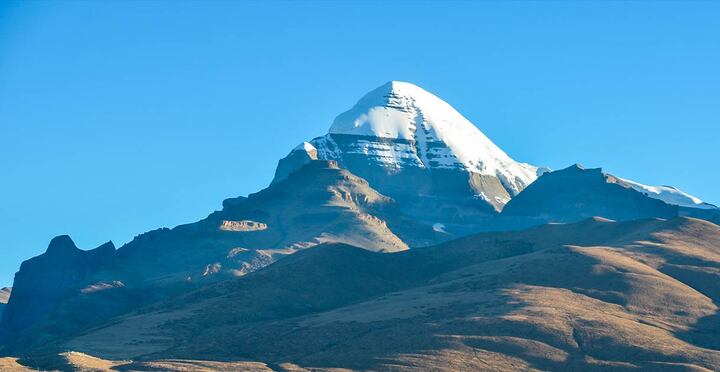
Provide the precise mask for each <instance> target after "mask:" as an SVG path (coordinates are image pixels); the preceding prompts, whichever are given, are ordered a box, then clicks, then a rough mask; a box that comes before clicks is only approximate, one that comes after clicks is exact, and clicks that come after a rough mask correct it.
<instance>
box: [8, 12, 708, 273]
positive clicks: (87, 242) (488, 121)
mask: <svg viewBox="0 0 720 372" xmlns="http://www.w3.org/2000/svg"><path fill="white" fill-rule="evenodd" d="M718 19H720V3H717V2H716V3H713V2H696V3H690V2H636V3H633V2H630V3H628V2H551V3H544V2H513V3H507V2H498V3H493V2H475V3H470V2H467V3H464V2H451V3H448V2H442V3H441V2H438V3H433V2H419V3H413V2H396V3H384V2H337V3H333V2H319V3H301V2H291V3H260V2H258V3H252V2H217V3H207V2H170V1H161V2H156V3H153V2H139V1H135V2H117V3H112V2H110V3H106V2H90V1H78V2H60V1H56V2H50V1H48V2H9V1H5V2H2V3H0V252H2V259H1V260H0V285H9V284H10V283H11V281H12V276H13V274H14V273H15V271H17V269H18V267H19V264H20V262H21V261H22V260H24V259H27V258H29V257H31V256H33V255H36V254H39V253H41V252H43V251H44V250H45V248H46V247H47V243H48V242H49V241H50V239H51V238H52V237H53V236H56V235H59V234H69V235H71V236H72V238H73V239H74V240H75V242H76V243H77V244H78V245H79V246H80V247H81V248H83V249H89V248H93V247H95V246H97V245H99V244H101V243H103V242H105V241H107V240H113V241H114V242H115V244H116V245H117V246H119V245H122V244H123V243H125V242H127V241H128V240H130V239H131V238H132V237H133V236H134V235H136V234H139V233H141V232H144V231H147V230H150V229H154V228H158V227H163V226H168V227H172V226H175V225H177V224H180V223H185V222H191V221H194V220H198V219H200V218H203V217H205V216H206V215H207V214H208V213H210V212H212V211H213V210H215V209H219V208H220V203H221V201H222V200H223V199H224V198H227V197H232V196H237V195H246V194H248V193H250V192H254V191H257V190H259V189H261V188H263V187H265V186H266V185H267V184H268V183H269V181H270V179H271V177H272V174H273V171H274V167H275V165H276V162H277V160H278V159H279V158H281V157H283V156H284V155H286V153H287V152H288V151H289V150H290V149H291V148H292V147H294V146H295V145H297V144H298V143H299V142H301V141H302V140H305V139H309V138H312V137H315V136H319V135H322V134H324V133H325V131H326V130H327V128H328V127H329V125H330V123H331V122H332V119H333V118H334V117H335V116H336V115H337V114H339V113H340V112H342V111H344V110H346V109H347V108H349V107H350V106H351V105H352V104H353V103H354V102H355V101H356V100H357V99H358V98H359V97H360V96H362V95H363V94H364V93H366V92H367V91H369V90H371V89H373V88H375V87H376V86H379V85H381V84H383V83H384V82H386V81H389V80H405V81H410V82H413V83H416V84H418V85H420V86H422V87H424V88H425V89H427V90H429V91H431V92H433V93H435V94H436V95H438V96H440V97H441V98H443V99H445V100H446V101H448V102H449V103H450V104H452V105H453V106H455V107H456V108H457V109H458V110H459V111H460V112H461V113H463V114H464V115H465V116H466V117H468V118H469V119H470V120H471V121H473V122H474V123H475V124H476V125H478V127H480V129H481V130H482V131H483V132H484V133H485V134H486V135H488V136H489V137H490V138H491V139H492V140H493V141H495V143H497V144H498V145H499V146H500V147H501V148H503V149H504V150H505V151H506V152H507V153H509V154H510V155H511V156H512V157H514V158H515V159H517V160H520V161H525V162H530V163H532V164H536V165H544V166H550V167H552V168H562V167H565V166H567V165H570V164H572V163H575V162H579V163H583V164H585V165H586V166H593V167H595V166H602V167H603V168H605V169H606V170H608V171H610V172H612V173H614V174H616V175H619V176H621V177H626V178H631V179H634V180H636V181H639V182H643V183H647V184H670V185H674V186H677V187H679V188H681V189H683V190H685V191H688V192H690V193H692V194H694V195H696V196H699V197H700V198H702V199H704V200H706V201H709V202H715V203H719V202H720V188H718V187H717V185H718V184H720V172H718V168H717V167H718V160H719V159H720V156H718V153H719V151H718V145H719V140H718V139H719V138H720V104H718V102H720V68H718V66H720V27H719V26H718V22H717V20H718Z"/></svg>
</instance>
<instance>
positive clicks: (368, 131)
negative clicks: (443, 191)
mask: <svg viewBox="0 0 720 372" xmlns="http://www.w3.org/2000/svg"><path fill="white" fill-rule="evenodd" d="M329 132H330V133H331V134H347V135H356V136H368V137H378V138H388V139H394V140H405V141H408V144H406V146H398V147H392V146H389V145H386V146H384V147H382V148H373V147H372V146H370V144H365V143H363V144H361V146H362V147H361V148H360V150H365V151H367V153H368V155H370V154H372V155H374V156H376V157H377V158H378V159H377V160H378V161H380V162H382V163H383V164H384V165H386V166H388V167H402V166H417V167H420V168H428V169H440V168H442V169H462V170H467V171H469V172H473V173H477V174H483V175H490V176H496V177H498V178H499V179H500V180H501V181H502V183H503V186H505V187H506V189H507V191H508V192H509V193H511V194H517V193H519V192H520V191H521V190H522V189H523V188H524V187H525V186H527V185H528V184H530V183H531V182H532V181H534V180H535V178H536V177H537V175H536V173H537V167H534V166H531V165H528V164H522V163H518V162H516V161H514V160H513V159H511V158H510V157H509V156H508V155H507V154H506V153H505V152H503V151H502V150H501V149H500V148H498V147H497V146H496V145H495V144H494V143H492V141H490V139H488V138H487V137H486V136H485V135H484V134H483V133H482V132H481V131H480V130H479V129H478V128H477V127H476V126H475V125H474V124H473V123H471V122H470V121H469V120H467V119H466V118H465V117H464V116H462V115H461V114H460V113H459V112H457V110H455V109H454V108H453V107H452V106H450V105H449V104H448V103H446V102H445V101H443V100H442V99H440V98H438V97H436V96H435V95H433V94H432V93H430V92H428V91H426V90H424V89H422V88H420V87H418V86H417V85H414V84H410V83H404V82H399V81H391V82H389V83H387V84H385V85H383V86H381V87H379V88H377V89H375V90H373V91H372V92H370V93H368V94H366V95H365V96H364V97H363V98H361V99H360V101H358V103H357V104H356V105H355V106H354V107H353V108H351V109H350V110H348V111H346V112H344V113H342V114H340V116H338V117H337V118H336V119H335V121H334V122H333V125H332V126H331V127H330V131H329Z"/></svg>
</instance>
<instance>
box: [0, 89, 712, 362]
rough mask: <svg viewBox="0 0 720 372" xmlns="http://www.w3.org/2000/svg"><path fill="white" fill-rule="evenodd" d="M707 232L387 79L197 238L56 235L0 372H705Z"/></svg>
mask: <svg viewBox="0 0 720 372" xmlns="http://www.w3.org/2000/svg"><path fill="white" fill-rule="evenodd" d="M713 222H714V223H713ZM718 223H720V209H718V208H717V207H715V206H714V205H712V204H709V203H704V202H702V201H701V200H700V199H698V198H696V197H694V196H692V195H690V194H687V193H685V192H682V191H680V190H678V189H675V188H672V187H669V186H646V185H642V184H640V183H637V182H634V181H629V180H626V179H622V178H619V177H616V176H614V175H612V174H608V173H606V172H603V171H602V169H599V168H598V169H585V168H583V167H582V166H579V165H574V166H571V167H569V168H566V169H561V170H557V171H550V170H548V169H545V168H538V167H535V166H531V165H528V164H524V163H519V162H516V161H514V160H512V159H511V158H510V157H509V156H508V155H507V154H505V153H504V152H503V151H502V150H500V149H499V148H498V147H497V146H495V145H494V144H493V143H492V142H491V141H490V140H489V139H488V138H487V137H486V136H485V135H483V134H482V132H480V130H478V129H477V128H476V127H475V126H474V125H473V124H472V123H470V122H469V121H468V120H467V119H465V118H464V117H462V115H461V114H459V113H458V112H457V111H456V110H454V109H453V108H452V107H451V106H450V105H448V104H447V103H445V102H443V101H442V100H441V99H439V98H438V97H436V96H434V95H432V94H430V93H428V92H427V91H425V90H423V89H421V88H419V87H417V86H415V85H412V84H409V83H402V82H390V83H387V84H385V85H383V86H381V87H379V88H377V89H375V90H374V91H372V92H370V93H368V94H367V95H365V96H364V97H363V98H361V99H360V101H358V103H357V104H356V105H355V106H354V107H352V108H351V109H350V110H348V111H346V112H345V113H343V114H341V115H339V116H338V117H337V118H336V119H335V121H334V122H333V124H332V125H331V127H330V129H329V131H328V133H327V134H326V135H325V136H322V137H318V138H315V139H313V140H310V141H307V142H303V143H301V144H300V145H298V146H297V147H296V148H294V149H293V150H292V151H291V152H290V154H289V155H288V156H287V157H285V158H283V159H281V160H280V161H279V162H278V165H277V168H276V171H275V177H274V179H273V181H272V183H271V184H270V185H269V186H268V187H267V188H265V189H263V190H260V191H258V192H256V193H253V194H250V195H248V196H238V197H234V198H229V199H226V200H224V201H223V202H222V209H221V210H218V211H215V212H212V213H210V214H209V215H208V216H207V217H206V218H204V219H202V220H200V221H197V222H193V223H189V224H185V225H180V226H177V227H174V228H172V229H170V228H161V229H157V230H154V231H149V232H146V233H143V234H140V235H138V236H137V237H135V238H134V239H133V240H132V241H131V242H129V243H127V244H125V245H123V246H121V247H120V248H118V249H115V246H114V245H113V244H112V243H111V242H108V243H105V244H103V245H101V246H100V247H98V248H95V249H92V250H88V251H83V250H80V249H78V248H77V247H76V245H75V243H74V242H73V241H72V239H71V238H70V237H69V236H66V235H63V236H59V237H56V238H55V239H53V240H52V241H51V242H50V244H49V246H48V248H47V251H46V252H45V253H43V254H42V255H40V256H38V257H34V258H31V259H29V260H27V261H25V262H24V263H23V264H22V265H21V267H20V270H19V272H18V273H17V274H16V276H15V281H14V289H13V292H12V296H10V298H9V300H8V304H7V306H6V307H5V312H4V314H3V315H2V320H1V321H0V356H3V355H4V356H7V358H0V369H3V370H4V369H15V370H18V369H22V368H24V367H23V366H24V365H26V366H31V367H37V368H41V369H59V370H107V369H111V368H112V369H116V370H178V371H180V370H203V369H206V370H213V369H224V370H243V369H247V370H288V371H296V370H302V368H304V367H308V368H310V369H320V370H325V369H333V368H352V369H361V370H366V369H371V370H377V369H379V370H443V369H444V370H487V369H490V370H517V369H525V370H536V369H538V370H558V369H570V370H594V369H620V370H622V369H628V370H630V369H650V370H658V369H660V370H663V369H667V370H682V369H687V370H704V369H708V370H717V369H718V367H720V355H719V352H718V350H720V344H719V343H718V341H717V335H718V334H720V326H718V324H720V322H718V315H717V314H718V301H719V300H720V286H718V285H717V284H716V283H719V282H720V281H718V279H720V278H718V276H719V275H720V227H719V226H718V225H717V224H718ZM3 293H4V292H2V291H0V301H1V300H2V296H3V295H4V294H3ZM0 309H1V308H0ZM18 357H19V359H17V358H18Z"/></svg>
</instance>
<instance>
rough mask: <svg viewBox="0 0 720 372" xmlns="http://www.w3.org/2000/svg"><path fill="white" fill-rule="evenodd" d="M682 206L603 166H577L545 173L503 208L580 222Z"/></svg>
mask: <svg viewBox="0 0 720 372" xmlns="http://www.w3.org/2000/svg"><path fill="white" fill-rule="evenodd" d="M678 213H679V212H678V207H677V206H674V205H669V204H667V203H664V202H663V201H661V200H658V199H655V198H651V197H648V196H647V195H645V194H643V193H640V192H638V191H636V189H635V188H633V187H631V186H629V185H628V184H626V183H625V182H624V181H623V180H621V179H619V178H617V177H615V176H612V175H610V174H607V173H604V172H603V171H602V169H599V168H595V169H585V168H584V167H582V166H580V165H573V166H571V167H568V168H565V169H563V170H559V171H554V172H548V173H545V174H543V175H542V176H541V177H540V178H539V179H538V180H537V181H536V182H535V183H533V184H532V185H530V186H529V187H528V188H527V189H526V190H525V191H524V192H523V193H521V194H520V195H518V196H517V197H515V198H513V199H512V200H511V201H510V202H509V203H508V204H507V205H506V206H505V209H504V210H503V215H504V216H523V217H527V218H533V219H538V220H542V221H545V222H570V221H578V220H581V219H584V218H589V217H592V216H602V217H605V218H609V219H612V220H633V219H639V218H648V217H661V218H671V217H674V216H677V215H678Z"/></svg>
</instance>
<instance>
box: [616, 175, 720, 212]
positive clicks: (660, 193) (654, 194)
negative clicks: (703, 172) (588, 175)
mask: <svg viewBox="0 0 720 372" xmlns="http://www.w3.org/2000/svg"><path fill="white" fill-rule="evenodd" d="M620 180H622V181H623V182H625V183H627V184H628V185H630V187H632V188H633V189H635V190H636V191H639V192H641V193H643V194H645V195H647V196H648V197H651V198H653V199H659V200H662V201H664V202H665V203H667V204H672V205H679V206H681V207H690V208H699V209H716V208H717V207H716V206H714V205H712V204H709V203H705V202H703V201H702V200H700V199H699V198H697V197H695V196H692V195H690V194H688V193H686V192H684V191H682V190H679V189H677V188H675V187H672V186H648V185H643V184H641V183H638V182H635V181H630V180H628V179H624V178H621V179H620Z"/></svg>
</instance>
